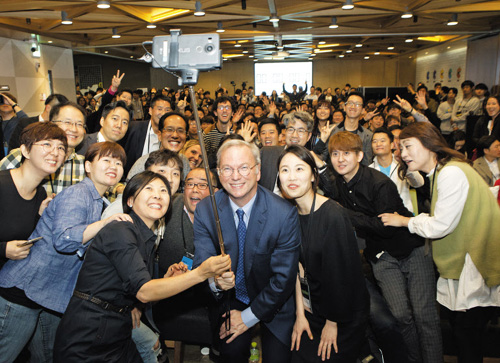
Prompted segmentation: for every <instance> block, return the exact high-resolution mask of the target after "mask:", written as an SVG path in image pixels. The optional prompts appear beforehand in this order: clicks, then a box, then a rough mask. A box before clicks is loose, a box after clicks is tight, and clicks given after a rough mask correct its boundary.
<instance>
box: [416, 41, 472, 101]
mask: <svg viewBox="0 0 500 363" xmlns="http://www.w3.org/2000/svg"><path fill="white" fill-rule="evenodd" d="M466 63H467V42H466V41H457V42H453V43H449V44H448V43H446V44H442V45H438V46H436V47H433V48H428V49H426V50H421V51H418V52H417V72H416V77H415V81H416V82H415V85H416V84H417V83H418V82H422V83H424V84H425V85H426V86H427V87H428V88H429V89H433V88H434V83H438V82H439V83H441V85H443V86H447V87H456V88H457V89H458V90H459V93H460V92H461V90H460V84H461V83H462V82H463V81H465V79H466V78H465V75H466V73H465V72H466Z"/></svg>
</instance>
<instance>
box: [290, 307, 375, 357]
mask: <svg viewBox="0 0 500 363" xmlns="http://www.w3.org/2000/svg"><path fill="white" fill-rule="evenodd" d="M305 313H306V318H307V321H308V322H309V327H310V328H311V332H312V335H313V340H310V339H309V337H308V336H307V333H306V332H304V333H303V334H302V337H301V338H300V350H299V351H296V350H294V351H293V358H292V362H293V363H312V362H323V361H322V360H321V356H318V346H319V342H320V341H321V332H322V330H323V327H324V326H325V319H324V318H321V317H319V316H317V315H313V314H311V313H309V312H307V311H306V312H305ZM367 322H368V309H364V310H360V311H357V312H354V314H353V320H351V321H350V322H349V323H338V324H337V329H338V331H337V347H338V350H339V352H338V353H335V350H334V349H333V346H332V351H331V354H330V359H325V362H345V363H355V362H356V359H357V358H358V355H359V354H360V352H361V350H362V347H363V343H364V340H365V333H366V327H367Z"/></svg>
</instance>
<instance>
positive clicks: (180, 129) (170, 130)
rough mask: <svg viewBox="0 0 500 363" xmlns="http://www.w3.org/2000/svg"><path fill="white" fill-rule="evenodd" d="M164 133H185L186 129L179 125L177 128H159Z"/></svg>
mask: <svg viewBox="0 0 500 363" xmlns="http://www.w3.org/2000/svg"><path fill="white" fill-rule="evenodd" d="M161 132H163V133H164V134H167V135H171V134H173V133H174V132H177V134H178V135H186V130H184V129H183V128H182V127H179V128H177V129H174V128H173V127H165V128H164V129H163V130H161Z"/></svg>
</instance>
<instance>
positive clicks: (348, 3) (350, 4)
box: [342, 0, 354, 10]
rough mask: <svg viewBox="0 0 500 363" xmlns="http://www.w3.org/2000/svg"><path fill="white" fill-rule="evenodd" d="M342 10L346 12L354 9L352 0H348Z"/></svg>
mask: <svg viewBox="0 0 500 363" xmlns="http://www.w3.org/2000/svg"><path fill="white" fill-rule="evenodd" d="M342 9H344V10H352V9H354V4H353V3H352V0H346V1H345V3H344V4H343V5H342Z"/></svg>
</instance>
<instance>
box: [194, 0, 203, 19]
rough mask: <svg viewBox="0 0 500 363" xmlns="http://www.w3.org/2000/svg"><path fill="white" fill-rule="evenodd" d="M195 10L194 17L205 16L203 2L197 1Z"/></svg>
mask: <svg viewBox="0 0 500 363" xmlns="http://www.w3.org/2000/svg"><path fill="white" fill-rule="evenodd" d="M194 7H195V10H194V14H193V15H194V16H204V15H205V11H204V10H203V9H202V8H201V2H200V1H197V2H196V3H195V5H194Z"/></svg>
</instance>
